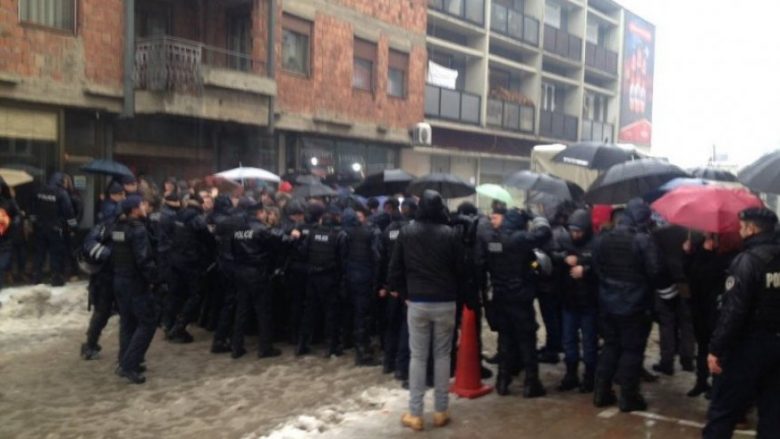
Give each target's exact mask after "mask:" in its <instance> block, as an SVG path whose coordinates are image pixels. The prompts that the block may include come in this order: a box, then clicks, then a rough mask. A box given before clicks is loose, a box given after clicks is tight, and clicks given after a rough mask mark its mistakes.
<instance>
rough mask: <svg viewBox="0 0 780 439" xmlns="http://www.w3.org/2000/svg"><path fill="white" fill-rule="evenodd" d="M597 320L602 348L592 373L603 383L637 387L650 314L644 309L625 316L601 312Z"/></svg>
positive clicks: (649, 327)
mask: <svg viewBox="0 0 780 439" xmlns="http://www.w3.org/2000/svg"><path fill="white" fill-rule="evenodd" d="M599 323H600V327H599V329H600V332H601V336H602V337H603V338H604V347H603V348H602V350H601V356H600V357H599V361H598V369H597V370H596V376H597V377H598V379H599V380H600V381H603V382H605V383H611V382H612V381H613V380H614V381H615V383H616V384H618V385H620V386H622V387H625V388H628V389H638V388H639V377H640V375H641V372H642V362H643V360H644V356H645V347H646V346H647V337H648V336H649V335H650V329H651V327H652V318H651V316H650V315H649V313H644V312H642V313H637V314H633V315H628V316H619V315H614V314H602V315H601V316H600V319H599Z"/></svg>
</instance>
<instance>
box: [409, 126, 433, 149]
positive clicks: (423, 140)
mask: <svg viewBox="0 0 780 439" xmlns="http://www.w3.org/2000/svg"><path fill="white" fill-rule="evenodd" d="M431 143H433V131H432V130H431V126H430V125H429V124H427V123H425V122H420V123H418V124H416V125H415V126H414V128H413V129H412V145H424V146H430V145H431Z"/></svg>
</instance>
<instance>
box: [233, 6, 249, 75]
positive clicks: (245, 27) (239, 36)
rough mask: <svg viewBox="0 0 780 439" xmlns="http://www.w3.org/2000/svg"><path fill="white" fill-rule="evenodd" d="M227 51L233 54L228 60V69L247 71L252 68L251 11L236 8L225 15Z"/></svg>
mask: <svg viewBox="0 0 780 439" xmlns="http://www.w3.org/2000/svg"><path fill="white" fill-rule="evenodd" d="M227 29H228V50H230V51H231V52H235V53H234V54H230V56H229V59H228V61H229V62H228V64H229V67H230V68H232V69H236V70H243V71H248V70H250V69H251V68H252V57H251V55H252V19H251V11H249V10H247V9H244V8H236V9H234V10H231V11H229V12H228V14H227Z"/></svg>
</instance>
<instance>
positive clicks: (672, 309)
mask: <svg viewBox="0 0 780 439" xmlns="http://www.w3.org/2000/svg"><path fill="white" fill-rule="evenodd" d="M655 310H656V312H657V313H658V321H659V329H660V333H661V364H663V365H669V366H672V365H673V364H674V357H675V356H676V355H678V354H679V355H680V359H682V360H693V344H694V337H693V324H692V323H691V310H690V308H689V307H688V301H687V299H684V298H682V297H680V296H679V295H678V296H676V297H673V298H671V299H661V298H660V297H658V296H656V298H655Z"/></svg>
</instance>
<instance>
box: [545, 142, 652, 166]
mask: <svg viewBox="0 0 780 439" xmlns="http://www.w3.org/2000/svg"><path fill="white" fill-rule="evenodd" d="M641 158H642V156H641V155H639V154H638V153H637V152H636V151H635V150H632V149H629V148H623V147H620V146H617V145H614V144H611V143H600V142H581V143H575V144H574V145H570V146H567V147H566V149H564V150H563V151H561V152H559V153H558V154H556V155H555V157H553V161H555V162H558V163H567V164H570V165H576V166H582V167H585V168H590V169H600V170H605V169H609V168H610V167H612V166H614V165H617V164H619V163H623V162H627V161H630V160H638V159H641Z"/></svg>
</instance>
